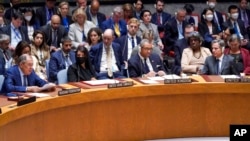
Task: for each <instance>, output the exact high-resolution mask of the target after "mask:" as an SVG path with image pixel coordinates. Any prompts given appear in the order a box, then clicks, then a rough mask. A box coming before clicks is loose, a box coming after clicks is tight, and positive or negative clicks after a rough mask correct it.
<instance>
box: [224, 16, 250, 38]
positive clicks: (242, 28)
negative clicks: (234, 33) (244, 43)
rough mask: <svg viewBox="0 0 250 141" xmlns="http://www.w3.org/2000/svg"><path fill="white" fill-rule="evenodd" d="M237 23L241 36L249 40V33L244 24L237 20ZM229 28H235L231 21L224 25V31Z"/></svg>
mask: <svg viewBox="0 0 250 141" xmlns="http://www.w3.org/2000/svg"><path fill="white" fill-rule="evenodd" d="M237 23H238V25H239V28H240V33H241V35H242V36H243V37H244V38H245V39H248V35H247V31H246V28H245V25H244V22H243V21H242V20H240V19H238V20H237ZM228 27H234V26H233V24H232V22H231V21H230V19H228V20H227V21H226V22H224V23H223V29H224V30H226V29H227V28H228Z"/></svg>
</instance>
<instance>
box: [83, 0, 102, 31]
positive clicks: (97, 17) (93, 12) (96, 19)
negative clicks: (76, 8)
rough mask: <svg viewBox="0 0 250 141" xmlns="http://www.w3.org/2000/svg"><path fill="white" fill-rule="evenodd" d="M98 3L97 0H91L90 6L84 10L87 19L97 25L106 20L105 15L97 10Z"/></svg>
mask: <svg viewBox="0 0 250 141" xmlns="http://www.w3.org/2000/svg"><path fill="white" fill-rule="evenodd" d="M99 7H100V3H99V1H98V0H92V1H91V4H90V6H89V7H88V8H87V10H86V15H87V20H89V21H92V22H93V23H94V24H95V25H96V26H97V27H100V26H101V24H102V22H104V21H105V20H106V16H105V15H104V14H103V13H101V12H99Z"/></svg>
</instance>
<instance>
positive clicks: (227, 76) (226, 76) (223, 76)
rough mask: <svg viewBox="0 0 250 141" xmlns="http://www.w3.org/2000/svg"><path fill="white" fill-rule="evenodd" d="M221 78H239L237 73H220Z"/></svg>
mask: <svg viewBox="0 0 250 141" xmlns="http://www.w3.org/2000/svg"><path fill="white" fill-rule="evenodd" d="M220 76H221V77H222V78H223V79H225V78H240V77H239V76H237V75H220Z"/></svg>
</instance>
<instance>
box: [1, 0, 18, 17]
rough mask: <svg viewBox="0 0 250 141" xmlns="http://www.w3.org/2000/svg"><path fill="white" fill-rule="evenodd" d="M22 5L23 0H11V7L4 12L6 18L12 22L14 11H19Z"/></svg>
mask: <svg viewBox="0 0 250 141" xmlns="http://www.w3.org/2000/svg"><path fill="white" fill-rule="evenodd" d="M20 6H21V0H10V8H9V9H7V10H6V11H5V12H4V18H5V19H6V20H7V21H8V22H10V21H11V14H12V12H13V11H18V10H19V8H20Z"/></svg>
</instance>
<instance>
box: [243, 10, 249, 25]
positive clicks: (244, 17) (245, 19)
mask: <svg viewBox="0 0 250 141" xmlns="http://www.w3.org/2000/svg"><path fill="white" fill-rule="evenodd" d="M243 19H244V24H245V27H246V28H247V27H248V18H247V13H246V10H244V11H243Z"/></svg>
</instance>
